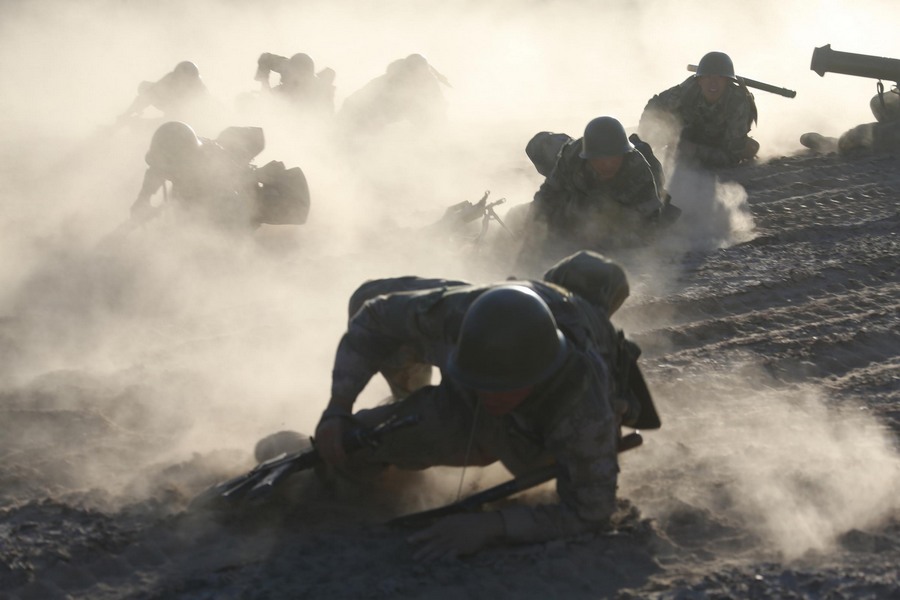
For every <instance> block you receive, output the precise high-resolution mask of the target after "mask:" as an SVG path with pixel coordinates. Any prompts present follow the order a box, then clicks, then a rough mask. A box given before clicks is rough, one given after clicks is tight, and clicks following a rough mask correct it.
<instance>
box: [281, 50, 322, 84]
mask: <svg viewBox="0 0 900 600" xmlns="http://www.w3.org/2000/svg"><path fill="white" fill-rule="evenodd" d="M315 70H316V67H315V63H313V59H312V57H310V55H309V54H304V53H303V52H298V53H297V54H295V55H293V56H292V57H290V58H289V59H288V64H287V71H289V73H288V75H289V76H291V77H293V78H294V79H307V78H309V77H312V76H313V75H314V74H315Z"/></svg>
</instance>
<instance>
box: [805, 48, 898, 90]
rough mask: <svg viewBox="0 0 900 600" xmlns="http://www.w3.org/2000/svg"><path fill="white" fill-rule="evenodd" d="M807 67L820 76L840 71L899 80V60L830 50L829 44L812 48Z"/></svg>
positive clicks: (871, 77) (873, 77)
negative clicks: (810, 59)
mask: <svg viewBox="0 0 900 600" xmlns="http://www.w3.org/2000/svg"><path fill="white" fill-rule="evenodd" d="M809 68H810V70H812V71H815V72H816V73H818V74H819V76H820V77H824V76H825V73H841V74H842V75H855V76H857V77H868V78H869V79H887V80H888V81H893V82H897V81H900V60H897V59H896V58H884V57H881V56H869V55H867V54H853V53H852V52H840V51H838V50H832V49H831V44H825V45H824V46H822V47H821V48H816V49H815V50H813V54H812V61H811V62H810V65H809Z"/></svg>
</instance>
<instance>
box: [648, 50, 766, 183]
mask: <svg viewBox="0 0 900 600" xmlns="http://www.w3.org/2000/svg"><path fill="white" fill-rule="evenodd" d="M756 118H757V112H756V103H755V101H754V100H753V94H751V93H750V91H749V90H748V89H747V87H746V86H745V85H744V84H743V83H741V82H740V81H739V80H738V79H737V77H736V76H735V73H734V64H733V63H732V62H731V58H730V57H729V56H728V55H727V54H724V53H722V52H709V53H707V54H706V55H705V56H704V57H703V58H702V59H700V63H699V64H698V65H697V72H696V73H695V74H694V75H692V76H691V77H688V78H687V79H686V80H685V81H684V82H682V83H681V84H679V85H676V86H674V87H672V88H669V89H667V90H665V91H664V92H661V93H659V94H657V95H656V96H653V98H651V99H650V101H649V102H647V106H646V107H645V108H644V112H643V114H642V115H641V120H640V124H639V126H638V131H639V132H640V134H641V137H643V138H644V139H646V140H647V141H648V142H649V143H650V145H651V146H653V147H654V148H662V147H669V148H673V147H674V146H675V145H676V144H677V159H678V160H679V161H686V162H688V163H696V164H699V165H702V166H705V167H731V166H735V165H737V164H739V163H740V162H742V161H745V160H750V159H752V158H753V157H755V156H756V153H757V152H758V151H759V143H758V142H757V141H756V140H754V139H753V138H751V137H749V136H748V133H749V132H750V128H751V127H752V126H753V124H754V123H755V122H756Z"/></svg>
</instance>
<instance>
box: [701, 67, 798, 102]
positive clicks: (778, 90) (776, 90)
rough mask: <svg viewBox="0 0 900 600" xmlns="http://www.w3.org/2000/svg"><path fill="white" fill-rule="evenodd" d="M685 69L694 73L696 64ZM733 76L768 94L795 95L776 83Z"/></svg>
mask: <svg viewBox="0 0 900 600" xmlns="http://www.w3.org/2000/svg"><path fill="white" fill-rule="evenodd" d="M687 70H688V71H690V72H691V73H696V72H697V65H688V66H687ZM735 77H737V79H738V81H740V82H742V83H743V84H744V85H746V86H747V87H752V88H756V89H758V90H762V91H764V92H769V93H770V94H778V95H779V96H784V97H785V98H793V97H795V96H796V95H797V92H795V91H794V90H789V89H787V88H783V87H778V86H777V85H772V84H770V83H763V82H762V81H756V80H755V79H748V78H747V77H741V76H740V75H736V76H735Z"/></svg>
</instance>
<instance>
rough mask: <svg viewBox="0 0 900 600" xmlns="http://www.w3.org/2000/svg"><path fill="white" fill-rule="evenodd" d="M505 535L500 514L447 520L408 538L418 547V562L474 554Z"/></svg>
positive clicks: (462, 516) (458, 517) (489, 513)
mask: <svg viewBox="0 0 900 600" xmlns="http://www.w3.org/2000/svg"><path fill="white" fill-rule="evenodd" d="M502 536H503V517H501V516H500V513H498V512H495V511H494V512H486V513H478V514H471V515H451V516H449V517H444V518H443V519H441V520H440V521H438V522H437V523H435V524H434V525H432V526H431V527H429V528H428V529H423V530H422V531H419V532H417V533H414V534H413V535H411V536H409V537H408V538H406V541H408V542H409V543H411V544H418V545H419V548H418V550H416V552H415V554H414V555H413V558H414V559H416V560H419V561H425V562H430V561H433V560H446V559H448V558H456V557H457V556H462V555H466V554H474V553H475V552H478V551H479V550H481V548H483V547H484V546H485V545H486V544H487V543H488V542H490V541H492V540H496V539H499V538H500V537H502Z"/></svg>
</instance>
